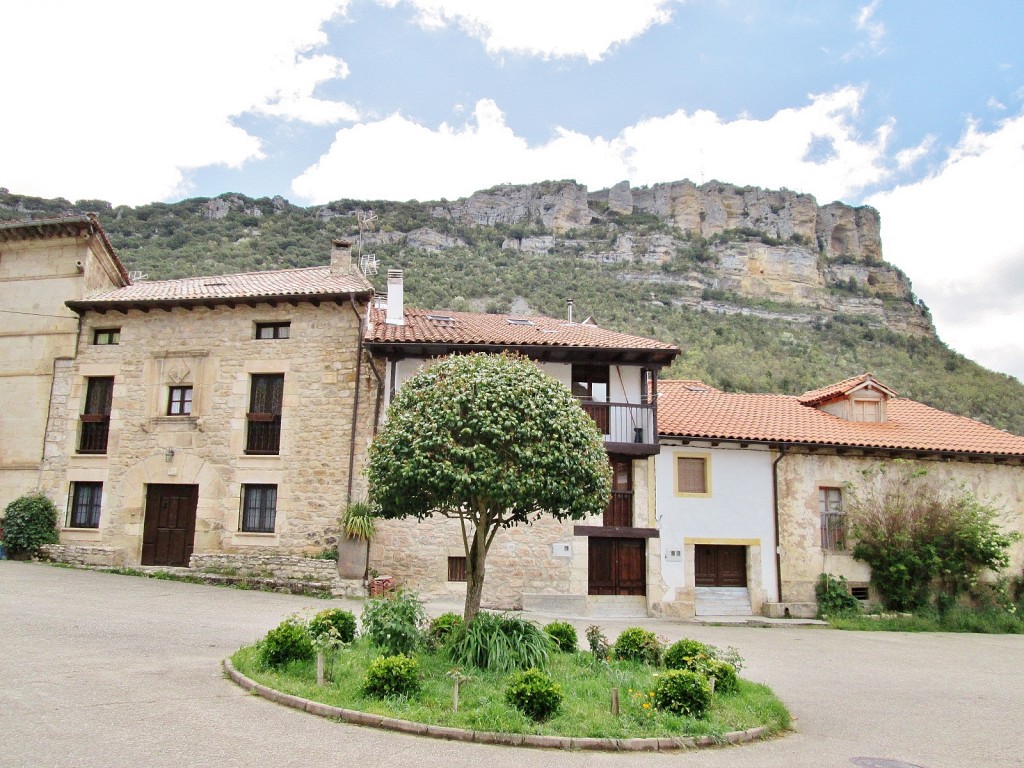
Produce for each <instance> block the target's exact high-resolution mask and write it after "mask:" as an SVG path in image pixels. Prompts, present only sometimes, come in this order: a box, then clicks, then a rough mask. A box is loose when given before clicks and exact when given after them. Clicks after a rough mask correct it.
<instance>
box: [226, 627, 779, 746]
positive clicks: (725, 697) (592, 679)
mask: <svg viewBox="0 0 1024 768" xmlns="http://www.w3.org/2000/svg"><path fill="white" fill-rule="evenodd" d="M377 655H378V651H377V650H376V649H375V648H373V647H371V646H370V644H369V642H368V641H367V640H366V639H365V638H359V639H357V640H356V642H355V643H354V644H353V645H352V646H351V647H349V648H346V649H344V650H342V651H340V652H339V653H338V654H337V657H336V659H335V662H334V667H333V669H332V670H331V672H332V673H333V674H331V675H330V677H331V679H332V680H333V682H330V683H328V684H327V685H324V686H317V685H316V683H315V678H316V672H315V665H314V662H311V661H309V662H292V663H290V664H288V665H287V666H285V667H283V668H281V669H263V668H261V667H260V664H259V658H258V654H257V652H256V647H255V646H246V647H244V648H241V649H240V650H238V651H237V652H236V653H235V654H234V655H233V656H232V658H231V661H232V663H233V664H234V665H235V668H236V669H238V670H239V671H240V672H242V673H243V674H245V675H247V676H249V677H251V678H252V679H254V680H257V681H258V682H260V683H262V684H263V685H266V686H269V687H271V688H274V689H276V690H279V691H283V692H285V693H290V694H293V695H296V696H301V697H303V698H306V699H312V700H313V701H319V702H322V703H325V704H329V705H332V706H336V707H343V708H346V709H354V710H360V711H363V712H372V713H374V714H380V715H385V716H387V717H397V718H401V719H404V720H413V721H416V722H420V723H427V724H431V725H443V726H451V727H456V728H464V729H467V730H481V731H497V732H502V733H526V734H542V735H558V736H571V737H597V738H602V737H603V738H643V737H654V736H705V735H707V736H712V737H718V738H722V737H723V736H724V734H725V733H727V732H729V731H736V730H742V729H746V728H753V727H756V726H762V725H763V726H767V728H768V733H778V732H780V731H783V730H786V729H787V728H788V727H789V725H790V715H789V712H788V711H787V710H786V708H785V706H784V705H783V704H782V702H781V701H779V699H778V698H777V697H776V696H775V694H774V693H772V691H771V690H770V689H769V688H768V687H766V686H764V685H758V684H755V683H751V682H749V681H746V680H741V681H740V684H739V690H738V691H737V692H736V693H732V694H721V695H716V696H715V698H714V702H713V705H712V708H711V710H710V712H709V714H708V716H707V717H706V718H705V719H701V720H695V719H692V718H688V717H682V716H679V715H673V714H671V713H669V712H662V711H659V710H657V709H656V708H655V707H654V706H653V704H652V703H651V702H652V701H653V699H652V698H651V696H650V693H651V691H653V689H654V682H655V680H656V678H655V675H656V674H658V670H657V669H655V668H653V667H650V666H648V665H646V664H641V663H637V662H610V663H605V662H596V661H595V660H594V658H593V657H592V656H591V655H590V654H587V653H582V652H577V653H558V654H553V655H552V657H551V660H550V662H549V663H548V665H547V667H546V669H545V671H546V672H547V673H548V674H549V675H551V677H552V678H553V679H554V681H555V682H556V683H557V684H558V685H559V686H560V687H561V690H562V693H563V694H564V699H563V702H562V706H561V709H560V710H559V711H558V713H557V714H556V715H555V716H554V717H552V718H551V719H549V720H546V721H544V722H542V723H535V722H533V721H531V720H530V719H529V718H527V717H526V716H525V715H523V714H522V713H521V712H519V711H517V710H516V709H514V708H513V707H512V706H510V705H509V704H508V703H506V701H505V696H504V694H505V686H506V678H507V675H506V674H505V673H499V672H490V671H486V672H485V671H480V670H477V669H462V674H463V675H464V678H463V682H462V684H461V686H460V689H459V711H458V712H453V711H452V679H451V677H450V676H449V672H450V671H451V668H452V664H451V662H450V661H449V659H448V657H447V656H446V655H445V654H444V653H443V652H430V651H421V652H418V653H416V654H415V658H416V660H417V661H418V662H419V665H420V669H421V670H422V672H423V681H422V682H423V685H422V689H421V692H420V693H419V694H418V695H417V696H415V697H413V698H409V697H396V698H388V699H375V698H372V697H370V696H367V695H365V694H364V693H363V692H362V684H363V679H364V677H365V675H366V668H367V666H368V665H369V663H370V662H371V661H372V660H373V659H374V658H376V656H377ZM612 688H618V689H619V699H620V706H621V710H620V715H619V716H618V717H614V716H612V714H611V712H610V703H611V690H612ZM645 704H647V706H646V707H645V706H644V705H645Z"/></svg>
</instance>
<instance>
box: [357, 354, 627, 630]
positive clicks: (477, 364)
mask: <svg viewBox="0 0 1024 768" xmlns="http://www.w3.org/2000/svg"><path fill="white" fill-rule="evenodd" d="M367 476H368V478H369V481H370V494H371V498H372V500H373V503H375V504H376V505H377V507H378V508H379V514H380V515H381V516H382V517H385V518H402V517H416V518H418V519H423V518H427V517H431V516H433V515H435V514H439V515H443V516H445V517H450V518H454V519H459V520H460V521H461V522H462V525H463V531H464V532H465V533H466V538H465V539H464V543H465V547H466V577H467V579H466V580H467V588H466V613H465V618H466V620H467V621H470V620H472V618H473V616H474V615H475V614H476V612H477V610H479V606H480V595H481V592H482V589H483V578H484V564H485V561H486V556H487V551H488V549H489V548H490V545H491V542H492V541H493V540H494V536H495V534H496V533H497V531H498V530H499V529H500V528H509V527H512V526H515V525H519V524H523V523H528V522H530V521H531V520H536V519H540V518H541V517H542V516H544V515H550V516H552V517H554V518H556V519H558V520H564V519H566V518H571V519H581V518H583V517H585V516H587V515H590V514H596V513H598V512H600V511H602V510H603V509H604V508H605V506H606V505H607V503H608V496H609V493H610V489H611V471H610V469H609V466H608V460H607V458H606V457H605V452H604V444H603V440H602V437H601V435H600V433H599V432H598V430H597V426H596V425H595V424H594V421H593V419H591V418H590V417H589V416H587V415H586V413H584V411H583V409H582V408H581V407H580V405H579V403H578V402H577V401H576V400H575V399H574V398H573V396H572V394H571V393H570V392H569V390H568V389H567V388H566V387H565V386H564V385H563V384H561V383H559V382H558V381H556V380H555V379H553V378H551V377H550V376H548V375H547V374H545V373H544V372H542V371H541V370H540V368H538V367H537V366H536V365H534V364H533V363H532V362H531V361H529V360H528V359H526V358H524V357H520V356H517V355H509V354H502V355H485V354H470V355H458V356H455V357H449V358H445V359H442V360H439V361H437V362H435V363H433V364H432V365H430V366H429V367H428V368H426V369H424V370H423V371H421V372H420V373H418V374H417V375H415V376H413V377H412V378H411V379H409V380H408V381H406V382H405V384H403V386H402V388H401V389H400V390H399V391H398V393H397V394H396V396H395V399H394V401H393V402H392V404H391V406H390V407H389V409H388V415H387V420H386V422H385V424H384V427H383V428H382V429H381V431H380V432H379V433H378V435H377V437H376V438H375V439H374V441H373V444H372V445H371V446H370V456H369V465H368V468H367Z"/></svg>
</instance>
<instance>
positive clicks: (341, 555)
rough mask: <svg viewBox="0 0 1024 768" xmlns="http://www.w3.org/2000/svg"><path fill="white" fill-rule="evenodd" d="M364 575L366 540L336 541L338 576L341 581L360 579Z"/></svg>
mask: <svg viewBox="0 0 1024 768" xmlns="http://www.w3.org/2000/svg"><path fill="white" fill-rule="evenodd" d="M365 575H366V540H365V539H350V538H348V537H347V536H346V537H344V538H339V540H338V576H339V578H342V579H362V578H363V577H364V576H365Z"/></svg>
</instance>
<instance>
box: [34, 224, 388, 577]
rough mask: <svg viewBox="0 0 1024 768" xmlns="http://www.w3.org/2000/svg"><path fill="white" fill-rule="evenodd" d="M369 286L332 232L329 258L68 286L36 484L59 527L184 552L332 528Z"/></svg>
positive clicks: (344, 471)
mask: <svg viewBox="0 0 1024 768" xmlns="http://www.w3.org/2000/svg"><path fill="white" fill-rule="evenodd" d="M372 295H373V291H372V287H371V286H370V284H369V283H368V282H367V281H366V279H365V278H364V277H363V275H362V274H361V273H360V272H359V270H358V269H357V268H354V267H353V265H352V259H351V250H350V248H349V246H348V244H347V243H343V242H341V241H336V242H335V248H334V251H333V252H332V258H331V265H330V266H329V267H327V266H324V267H312V268H308V269H291V270H280V271H271V272H258V273H246V274H237V275H218V276H214V277H201V278H187V279H181V280H160V281H147V282H139V283H136V284H131V285H125V286H123V287H118V288H115V289H113V290H107V291H99V292H94V293H92V294H91V295H89V296H87V297H82V298H73V299H72V300H70V301H68V302H67V306H68V307H69V308H70V309H71V310H73V311H74V312H76V313H77V314H78V316H79V318H80V324H79V328H78V336H77V346H78V354H77V356H75V357H74V358H73V359H72V360H68V361H64V364H63V365H61V366H60V367H59V369H58V371H57V374H56V376H55V380H54V387H53V391H54V399H53V403H52V404H51V407H50V413H49V422H48V425H47V435H46V450H45V460H44V466H43V471H42V472H41V476H40V483H39V484H40V487H41V488H42V489H43V490H44V491H45V492H46V493H48V494H49V495H50V496H51V497H52V498H53V499H54V501H56V502H57V504H58V507H59V508H61V509H66V518H65V520H64V525H63V528H62V530H61V543H62V544H63V545H65V546H66V547H72V548H74V549H75V551H76V552H77V553H79V556H78V559H84V560H85V561H88V562H97V563H106V564H139V563H141V564H143V565H163V566H187V565H189V562H190V558H191V556H192V555H193V553H195V554H197V555H199V554H202V553H236V554H261V555H268V554H274V555H280V554H286V555H309V554H314V553H317V552H320V551H322V550H323V549H324V548H325V547H327V546H329V545H331V544H333V543H334V542H336V536H337V520H338V514H339V511H340V510H341V508H342V507H343V505H344V504H345V502H346V500H347V499H349V498H351V496H352V494H353V493H357V492H361V489H359V488H357V487H356V485H357V483H358V480H357V478H358V476H359V474H360V472H361V469H362V461H363V456H365V451H366V446H367V443H368V441H369V439H370V436H371V435H372V432H373V428H372V424H373V418H374V413H375V410H374V407H373V404H374V400H375V398H376V393H377V391H378V385H377V382H376V381H374V380H373V371H372V369H371V367H370V366H369V364H368V363H367V364H364V361H363V360H362V358H363V357H364V355H363V353H362V350H361V334H362V329H363V325H364V323H365V320H366V315H367V311H368V308H369V302H370V298H371V297H372ZM65 393H66V394H65ZM65 500H66V502H65ZM83 552H84V553H85V556H84V557H83V556H82V553H83ZM58 554H59V553H58Z"/></svg>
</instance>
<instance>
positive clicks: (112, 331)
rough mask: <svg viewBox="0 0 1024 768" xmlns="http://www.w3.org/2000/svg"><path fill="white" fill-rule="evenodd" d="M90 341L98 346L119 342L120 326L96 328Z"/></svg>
mask: <svg viewBox="0 0 1024 768" xmlns="http://www.w3.org/2000/svg"><path fill="white" fill-rule="evenodd" d="M92 343H93V344H98V345H100V346H104V345H108V344H120V343H121V329H120V328H97V329H96V330H95V331H93V334H92Z"/></svg>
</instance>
